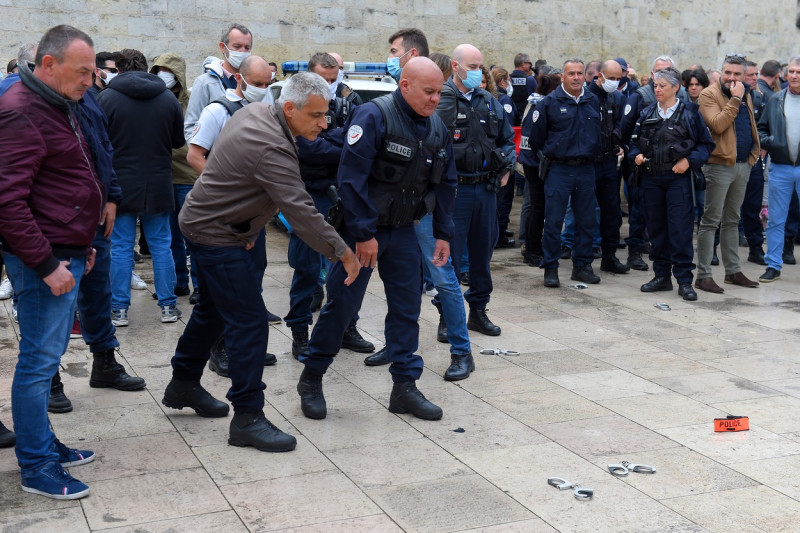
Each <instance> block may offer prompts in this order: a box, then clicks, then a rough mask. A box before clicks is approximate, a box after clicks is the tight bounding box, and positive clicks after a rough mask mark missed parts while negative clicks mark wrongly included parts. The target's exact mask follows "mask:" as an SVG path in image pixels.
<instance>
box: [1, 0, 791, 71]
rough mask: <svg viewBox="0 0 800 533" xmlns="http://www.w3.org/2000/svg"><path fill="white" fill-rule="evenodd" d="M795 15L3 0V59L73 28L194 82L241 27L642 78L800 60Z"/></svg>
mask: <svg viewBox="0 0 800 533" xmlns="http://www.w3.org/2000/svg"><path fill="white" fill-rule="evenodd" d="M754 6H758V7H757V8H756V7H754ZM748 11H749V12H752V14H750V15H745V13H747V12H748ZM797 16H798V0H768V1H765V2H754V1H752V0H726V1H717V0H670V1H664V0H352V1H345V0H329V1H327V2H309V1H304V0H282V1H280V2H273V1H266V0H0V42H1V43H3V46H2V50H0V59H2V65H3V68H4V67H5V63H6V62H7V61H8V59H10V58H11V57H13V56H14V55H15V54H16V50H17V48H18V47H19V46H20V45H21V44H22V43H24V42H27V41H35V40H38V38H39V37H41V35H42V33H43V32H44V31H45V30H46V29H47V28H49V27H51V26H54V25H56V24H60V23H68V24H72V25H74V26H77V27H78V28H80V29H82V30H84V31H86V32H87V33H89V34H90V35H92V37H93V38H94V39H95V41H96V49H97V50H98V51H100V50H118V49H120V48H137V49H140V50H141V51H142V52H144V53H145V55H146V56H147V57H148V58H150V57H153V56H155V55H157V54H159V53H161V52H166V51H170V52H177V53H179V54H181V55H183V56H184V58H185V59H186V61H187V64H188V68H189V73H188V77H189V78H190V79H191V78H192V77H193V76H194V73H198V72H199V67H200V64H201V63H202V61H203V58H204V57H205V56H206V55H211V54H214V55H219V50H218V49H217V42H218V41H219V38H220V33H221V31H222V29H223V28H224V27H225V25H226V24H227V23H228V22H231V21H236V22H241V23H244V24H246V25H247V26H249V27H250V29H251V30H252V32H253V34H254V36H255V43H254V52H256V53H258V54H261V55H263V56H264V57H266V58H267V59H268V60H269V61H275V62H278V63H280V62H281V61H286V60H290V59H307V58H308V57H309V56H310V55H311V54H312V53H314V52H316V51H331V50H332V51H337V52H339V53H341V54H342V55H343V56H344V57H345V58H346V59H348V60H359V61H383V60H385V58H386V54H387V49H388V44H387V42H386V40H387V37H388V36H389V35H390V34H391V33H392V32H393V31H395V30H396V29H398V28H402V27H407V26H415V27H418V28H421V29H422V30H423V31H425V33H426V34H427V36H428V40H429V43H430V45H431V51H438V52H445V53H451V52H452V50H453V48H454V47H455V46H456V45H457V44H459V43H462V42H469V43H472V44H475V45H476V46H478V47H479V48H480V49H481V50H482V51H483V52H484V62H485V63H486V64H500V65H503V66H506V67H511V66H513V63H512V60H513V57H514V54H515V53H517V52H520V51H525V52H527V53H529V54H530V55H531V56H532V58H533V59H534V60H535V59H536V58H539V57H543V58H546V59H547V60H548V61H549V63H550V64H557V63H561V62H562V61H563V60H564V59H565V58H568V57H574V56H578V57H582V58H584V59H585V60H587V61H588V60H589V59H602V58H609V57H615V56H623V57H625V58H626V59H627V60H628V61H629V62H630V63H631V64H632V65H633V66H634V67H636V68H637V70H638V71H640V72H644V71H649V69H650V62H651V61H652V58H654V57H655V56H657V55H660V54H664V53H666V54H668V55H671V56H672V57H673V58H675V60H676V61H677V63H678V66H679V67H680V68H686V67H687V66H689V65H690V64H692V63H695V62H700V63H702V64H703V65H704V66H705V67H706V68H712V67H716V68H718V67H719V64H720V63H721V60H722V58H723V57H724V55H725V54H726V53H728V52H742V53H747V55H748V57H749V58H751V59H753V60H755V61H757V62H759V63H761V62H763V61H764V60H766V59H772V58H776V59H780V60H782V61H785V60H786V59H787V58H788V57H789V56H791V55H794V54H800V46H798V44H797V43H798V37H800V30H798V28H797V27H796V26H795V22H796V20H798V19H797Z"/></svg>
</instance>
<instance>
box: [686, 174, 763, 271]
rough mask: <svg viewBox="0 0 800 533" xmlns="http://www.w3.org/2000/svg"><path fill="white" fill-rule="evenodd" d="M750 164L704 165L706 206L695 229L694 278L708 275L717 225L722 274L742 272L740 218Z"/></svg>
mask: <svg viewBox="0 0 800 533" xmlns="http://www.w3.org/2000/svg"><path fill="white" fill-rule="evenodd" d="M751 167H752V165H750V164H748V163H747V162H744V163H736V164H735V165H734V166H732V167H726V166H724V165H705V166H704V167H703V173H704V174H705V176H706V205H705V210H704V211H703V218H702V219H701V220H700V229H699V230H698V232H697V279H704V278H710V277H711V258H712V257H713V255H714V234H715V233H716V231H717V227H718V226H719V228H720V230H719V256H720V259H721V260H722V264H723V265H724V266H725V274H726V275H728V274H736V273H737V272H741V271H742V267H740V266H739V217H740V210H741V208H742V201H744V193H745V190H746V189H747V181H748V180H749V179H750V169H751Z"/></svg>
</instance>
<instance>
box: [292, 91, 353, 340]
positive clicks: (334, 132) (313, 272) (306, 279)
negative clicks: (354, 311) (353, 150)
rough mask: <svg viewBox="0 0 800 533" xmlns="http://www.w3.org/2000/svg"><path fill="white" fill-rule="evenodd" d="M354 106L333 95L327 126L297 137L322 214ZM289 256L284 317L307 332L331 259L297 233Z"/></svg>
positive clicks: (302, 167)
mask: <svg viewBox="0 0 800 533" xmlns="http://www.w3.org/2000/svg"><path fill="white" fill-rule="evenodd" d="M353 109H355V106H354V105H352V102H351V101H349V100H348V99H346V98H341V97H338V96H337V97H335V98H333V99H331V101H330V104H329V106H328V112H327V113H326V114H325V119H326V122H327V123H328V128H327V129H326V130H324V131H322V132H321V133H320V134H319V135H318V136H317V138H316V139H314V140H313V141H310V140H308V139H305V138H304V137H297V138H296V140H297V149H298V158H299V160H300V177H302V178H303V182H304V183H305V186H306V190H307V191H308V193H309V194H310V195H311V198H312V200H314V206H315V207H316V208H317V211H319V212H320V213H322V214H323V215H326V214H327V213H328V210H329V209H330V207H331V203H332V201H331V199H330V197H329V196H328V193H327V190H328V188H329V187H330V186H331V185H336V175H337V172H338V169H339V159H340V158H341V155H342V149H343V147H344V136H345V129H344V126H345V124H346V122H347V119H348V117H349V115H350V112H351V111H352V110H353ZM288 258H289V266H291V267H292V268H293V269H294V275H293V276H292V285H291V287H290V288H289V313H288V314H287V315H286V317H285V318H284V320H285V321H286V325H287V326H289V328H291V330H292V332H293V333H298V332H307V331H308V326H310V325H311V323H312V320H313V318H312V314H311V302H312V300H313V298H314V290H315V289H316V288H317V287H318V285H319V276H320V270H321V269H322V268H323V267H325V268H327V267H328V262H327V260H325V258H324V257H323V256H322V255H320V254H319V253H318V252H315V251H314V250H313V249H312V248H311V247H310V246H308V245H307V244H306V243H305V242H303V240H302V239H300V238H299V237H298V236H297V235H295V234H294V233H291V234H290V236H289V250H288ZM356 320H357V315H356V316H354V317H353V318H352V321H351V323H350V325H351V326H355V322H356Z"/></svg>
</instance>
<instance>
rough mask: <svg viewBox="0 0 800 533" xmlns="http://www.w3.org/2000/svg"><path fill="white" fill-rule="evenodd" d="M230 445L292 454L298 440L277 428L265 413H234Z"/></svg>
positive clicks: (229, 438) (229, 439)
mask: <svg viewBox="0 0 800 533" xmlns="http://www.w3.org/2000/svg"><path fill="white" fill-rule="evenodd" d="M228 444H230V445H231V446H241V447H244V446H252V447H253V448H255V449H256V450H260V451H262V452H290V451H292V450H294V448H295V446H297V439H296V438H294V437H292V436H291V435H287V434H286V433H284V432H283V431H281V430H280V429H278V428H276V427H275V426H274V425H273V424H272V422H270V421H269V420H267V417H266V416H264V413H261V412H260V413H234V415H233V418H232V419H231V428H230V437H228Z"/></svg>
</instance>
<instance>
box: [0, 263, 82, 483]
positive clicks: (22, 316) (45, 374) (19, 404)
mask: <svg viewBox="0 0 800 533" xmlns="http://www.w3.org/2000/svg"><path fill="white" fill-rule="evenodd" d="M3 259H4V260H5V264H6V272H8V278H9V279H10V280H11V283H12V284H13V286H14V291H15V292H16V293H17V297H18V304H17V312H18V315H17V316H18V318H19V330H20V335H21V336H22V338H21V339H20V342H19V359H18V360H17V368H16V371H15V372H14V381H13V382H12V384H11V412H12V415H13V417H14V431H15V432H16V433H17V448H16V453H17V462H18V463H19V467H20V470H21V471H22V473H23V475H24V474H25V473H26V472H30V471H34V470H37V469H39V468H41V467H42V466H44V465H45V464H47V463H50V462H53V461H58V452H56V451H55V445H54V442H55V435H54V434H53V431H52V430H51V429H50V421H49V419H48V418H47V404H48V401H49V399H50V383H51V381H52V379H53V376H54V375H55V374H56V372H57V371H58V365H59V363H60V362H61V356H62V355H63V353H64V352H65V351H66V350H67V344H68V343H69V332H70V329H71V327H72V322H73V321H74V320H75V303H76V300H77V297H78V286H79V284H80V281H81V276H82V275H83V271H84V269H85V266H86V258H85V257H73V258H67V257H59V260H62V261H69V265H68V266H67V268H68V269H69V271H70V272H71V273H72V276H73V277H74V278H75V287H73V289H72V290H71V291H70V292H68V293H66V294H62V295H61V296H53V293H52V292H51V291H50V287H48V286H47V284H46V283H45V282H44V281H43V280H41V279H40V278H39V276H38V275H37V274H36V272H34V271H33V270H31V269H30V268H28V267H26V266H25V265H24V264H23V262H22V261H21V260H20V259H19V258H18V257H17V256H15V255H13V254H9V253H5V254H3Z"/></svg>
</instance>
